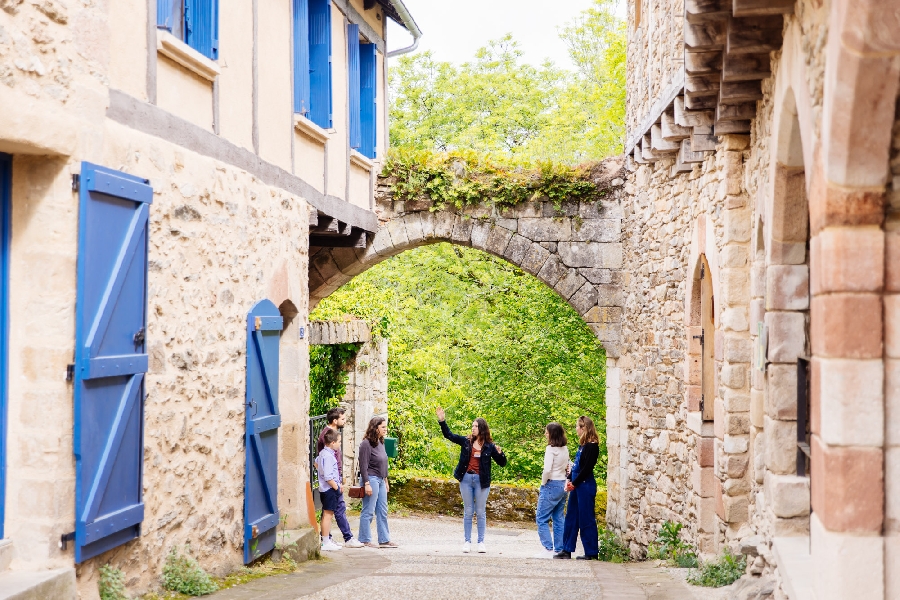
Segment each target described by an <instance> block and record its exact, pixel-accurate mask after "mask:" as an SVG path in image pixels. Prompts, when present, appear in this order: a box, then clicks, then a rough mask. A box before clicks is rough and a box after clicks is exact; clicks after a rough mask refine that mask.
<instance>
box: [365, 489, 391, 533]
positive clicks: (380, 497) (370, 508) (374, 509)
mask: <svg viewBox="0 0 900 600" xmlns="http://www.w3.org/2000/svg"><path fill="white" fill-rule="evenodd" d="M369 485H370V486H371V487H372V495H371V496H363V507H362V512H361V513H360V515H359V536H358V539H359V541H360V542H362V543H363V544H368V543H369V542H371V541H372V517H376V521H377V525H378V543H379V544H386V543H388V542H389V541H391V532H390V530H389V529H388V521H387V515H388V507H387V486H386V485H385V482H384V479H382V478H381V477H375V476H374V475H369Z"/></svg>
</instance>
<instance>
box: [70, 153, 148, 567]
mask: <svg viewBox="0 0 900 600" xmlns="http://www.w3.org/2000/svg"><path fill="white" fill-rule="evenodd" d="M152 201H153V189H152V188H151V187H150V185H149V182H148V181H147V180H146V179H141V178H138V177H134V176H132V175H127V174H125V173H121V172H119V171H113V170H111V169H106V168H104V167H99V166H97V165H92V164H90V163H82V165H81V178H80V185H79V217H78V280H77V281H78V291H77V298H76V308H75V368H74V385H75V426H74V430H73V445H74V451H75V562H76V563H80V562H82V561H85V560H87V559H89V558H91V557H94V556H97V555H98V554H101V553H103V552H106V551H107V550H110V549H112V548H115V547H116V546H120V545H121V544H124V543H126V542H128V541H130V540H133V539H135V538H137V537H139V536H140V534H141V522H142V521H143V520H144V502H143V483H142V466H143V462H144V460H143V458H144V386H145V382H144V374H145V373H146V372H147V365H148V359H147V349H146V348H147V341H146V327H147V252H148V244H147V237H148V231H149V229H148V221H149V215H150V203H151V202H152Z"/></svg>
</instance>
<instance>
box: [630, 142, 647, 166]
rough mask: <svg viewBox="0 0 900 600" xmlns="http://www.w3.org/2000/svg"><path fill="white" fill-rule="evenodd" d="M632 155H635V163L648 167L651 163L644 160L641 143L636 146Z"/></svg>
mask: <svg viewBox="0 0 900 600" xmlns="http://www.w3.org/2000/svg"><path fill="white" fill-rule="evenodd" d="M632 154H633V155H634V162H636V163H638V164H641V165H646V164H648V163H649V162H650V161H649V160H644V156H643V155H642V154H641V145H640V144H639V143H638V144H635V145H634V151H633V152H632Z"/></svg>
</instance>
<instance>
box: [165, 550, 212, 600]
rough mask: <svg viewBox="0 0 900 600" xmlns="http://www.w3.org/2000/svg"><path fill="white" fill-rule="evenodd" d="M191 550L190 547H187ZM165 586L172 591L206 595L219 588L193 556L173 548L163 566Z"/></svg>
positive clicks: (189, 594)
mask: <svg viewBox="0 0 900 600" xmlns="http://www.w3.org/2000/svg"><path fill="white" fill-rule="evenodd" d="M187 550H188V551H189V549H187ZM162 578H163V587H164V588H166V589H167V590H169V591H170V592H179V593H181V594H187V595H188V596H205V595H206V594H212V593H213V592H215V591H216V590H218V589H219V586H218V584H217V583H216V582H215V581H213V579H212V578H211V577H210V576H209V574H208V573H207V572H206V571H204V570H203V568H202V567H201V566H200V565H199V564H198V563H197V561H196V560H195V559H194V557H193V556H191V555H190V554H188V553H187V552H185V554H181V553H179V552H178V547H177V546H176V547H175V548H172V551H171V552H170V553H169V556H167V557H166V564H165V566H164V567H163V577H162Z"/></svg>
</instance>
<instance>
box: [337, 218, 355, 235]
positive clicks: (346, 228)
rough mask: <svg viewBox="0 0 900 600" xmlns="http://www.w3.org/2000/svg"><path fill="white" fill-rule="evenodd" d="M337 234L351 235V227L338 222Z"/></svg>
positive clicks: (348, 224)
mask: <svg viewBox="0 0 900 600" xmlns="http://www.w3.org/2000/svg"><path fill="white" fill-rule="evenodd" d="M338 233H339V234H340V235H350V234H351V233H353V227H352V226H351V225H350V223H344V222H343V221H338Z"/></svg>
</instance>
